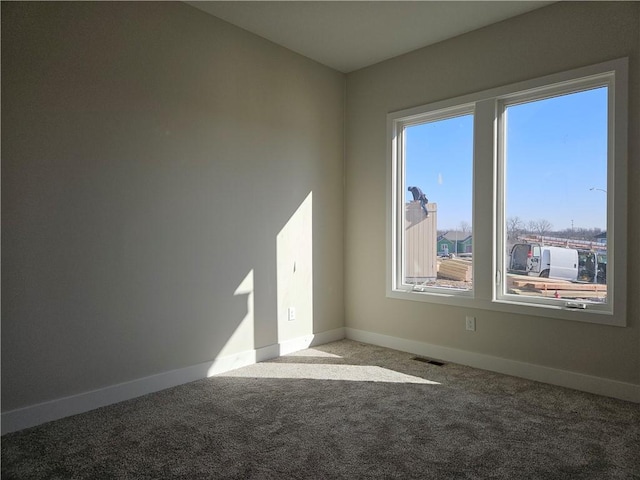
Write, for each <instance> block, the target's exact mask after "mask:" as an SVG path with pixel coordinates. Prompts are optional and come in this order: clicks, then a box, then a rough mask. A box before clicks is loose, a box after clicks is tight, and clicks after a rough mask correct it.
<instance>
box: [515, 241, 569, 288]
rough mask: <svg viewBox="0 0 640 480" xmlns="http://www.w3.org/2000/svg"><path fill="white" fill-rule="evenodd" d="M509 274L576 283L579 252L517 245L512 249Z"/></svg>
mask: <svg viewBox="0 0 640 480" xmlns="http://www.w3.org/2000/svg"><path fill="white" fill-rule="evenodd" d="M509 273H516V274H519V275H530V276H535V277H547V278H557V279H561V280H569V281H571V282H575V281H576V280H577V279H578V251H577V250H576V249H574V248H562V247H547V246H544V245H540V244H537V243H516V244H515V245H514V246H513V248H512V249H511V260H510V261H509Z"/></svg>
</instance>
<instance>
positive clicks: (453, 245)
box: [402, 114, 473, 290]
mask: <svg viewBox="0 0 640 480" xmlns="http://www.w3.org/2000/svg"><path fill="white" fill-rule="evenodd" d="M404 142H405V143H404V152H405V155H404V159H405V165H404V167H405V178H404V193H405V197H404V198H405V202H404V222H405V223H404V236H403V238H404V240H403V241H404V251H403V257H404V261H403V277H402V278H403V283H405V284H414V285H424V286H431V287H442V288H456V289H462V290H470V289H471V288H472V284H473V283H472V282H473V271H472V255H473V242H472V227H471V220H472V181H473V115H471V114H468V115H462V116H457V117H453V118H447V119H444V120H437V121H432V122H428V123H422V124H419V125H412V126H407V127H405V129H404Z"/></svg>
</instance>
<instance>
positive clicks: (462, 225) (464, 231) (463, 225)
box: [460, 220, 471, 238]
mask: <svg viewBox="0 0 640 480" xmlns="http://www.w3.org/2000/svg"><path fill="white" fill-rule="evenodd" d="M460 230H461V231H462V236H463V237H465V238H466V237H467V233H469V232H470V231H471V225H469V222H465V221H464V220H463V221H462V222H460Z"/></svg>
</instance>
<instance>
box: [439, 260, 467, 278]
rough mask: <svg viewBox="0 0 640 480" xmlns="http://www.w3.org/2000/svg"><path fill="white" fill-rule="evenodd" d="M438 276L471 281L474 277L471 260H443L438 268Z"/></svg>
mask: <svg viewBox="0 0 640 480" xmlns="http://www.w3.org/2000/svg"><path fill="white" fill-rule="evenodd" d="M438 278H446V279H448V280H457V281H460V282H470V281H471V280H472V278H473V270H472V268H471V262H470V261H468V260H460V259H449V260H443V261H442V262H440V265H439V268H438Z"/></svg>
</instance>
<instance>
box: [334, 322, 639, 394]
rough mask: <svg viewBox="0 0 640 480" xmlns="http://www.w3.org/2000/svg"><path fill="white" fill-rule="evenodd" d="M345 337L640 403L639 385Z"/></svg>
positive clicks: (368, 335) (397, 341)
mask: <svg viewBox="0 0 640 480" xmlns="http://www.w3.org/2000/svg"><path fill="white" fill-rule="evenodd" d="M345 333H346V338H348V339H350V340H355V341H358V342H363V343H369V344H372V345H378V346H381V347H387V348H393V349H394V350H400V351H403V352H409V353H412V354H415V355H421V356H424V357H428V358H433V359H437V360H444V361H447V362H452V363H459V364H461V365H468V366H470V367H475V368H481V369H483V370H490V371H492V372H498V373H503V374H505V375H512V376H514V377H520V378H526V379H528V380H535V381H538V382H543V383H549V384H551V385H558V386H561V387H567V388H572V389H574V390H581V391H583V392H588V393H595V394H597V395H604V396H607V397H613V398H618V399H621V400H627V401H630V402H636V403H640V385H637V384H634V383H626V382H620V381H617V380H611V379H608V378H602V377H595V376H591V375H584V374H582V373H576V372H570V371H568V370H560V369H556V368H549V367H543V366H540V365H534V364H530V363H525V362H519V361H516V360H508V359H505V358H499V357H493V356H491V355H484V354H481V353H474V352H467V351H465V350H458V349H455V348H449V347H442V346H438V345H431V344H428V343H423V342H418V341H415V340H406V339H403V338H397V337H391V336H388V335H382V334H379V333H373V332H366V331H364V330H356V329H354V328H345Z"/></svg>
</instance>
